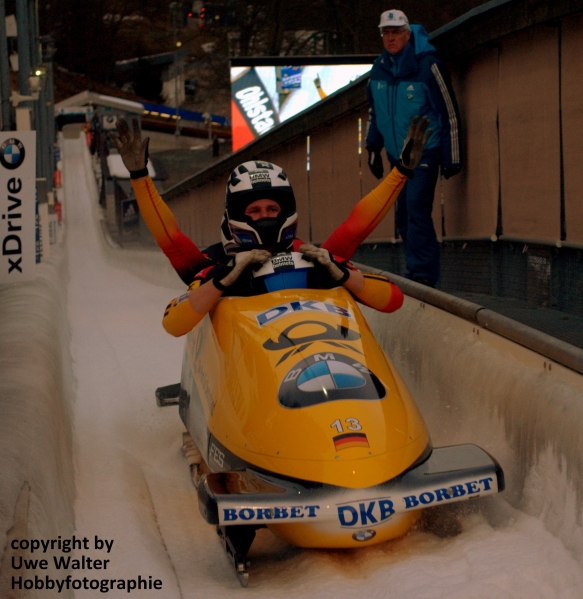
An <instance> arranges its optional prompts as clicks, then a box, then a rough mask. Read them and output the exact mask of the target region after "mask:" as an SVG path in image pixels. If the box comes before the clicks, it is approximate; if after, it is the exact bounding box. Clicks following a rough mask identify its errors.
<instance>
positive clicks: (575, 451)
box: [365, 297, 583, 562]
mask: <svg viewBox="0 0 583 599" xmlns="http://www.w3.org/2000/svg"><path fill="white" fill-rule="evenodd" d="M365 314H366V317H367V319H368V322H369V324H370V325H371V328H372V330H373V332H374V333H375V335H376V336H377V339H379V341H380V342H381V344H382V346H383V348H384V350H385V351H386V353H387V355H388V356H389V357H390V358H391V359H392V360H393V362H394V364H395V366H396V367H397V369H398V370H399V372H400V374H401V376H402V377H403V379H404V380H405V382H406V384H407V385H408V387H409V389H410V390H411V392H412V393H413V395H414V397H415V398H416V399H417V402H418V404H419V407H420V409H421V411H422V413H423V416H424V417H425V419H426V422H427V425H428V427H429V431H430V434H431V437H432V441H433V444H434V446H440V445H454V444H459V443H475V444H476V445H480V446H481V447H483V448H484V449H485V450H486V451H488V452H490V453H491V454H492V455H493V456H495V457H496V458H497V459H498V461H499V462H500V463H501V465H502V467H503V468H504V471H505V475H506V483H507V487H506V491H505V492H504V494H503V495H502V497H503V498H504V499H506V501H508V502H509V503H510V504H511V505H512V506H514V507H516V508H519V509H521V510H523V511H525V512H527V513H528V514H530V515H533V516H535V517H537V518H539V519H541V520H542V521H543V522H544V524H545V526H546V527H547V529H548V530H549V531H550V532H551V533H553V534H555V535H556V536H558V537H559V538H560V539H561V540H562V541H563V543H564V544H565V545H566V546H567V547H568V548H569V549H570V550H571V551H572V552H573V554H574V556H575V557H576V559H578V561H580V562H583V528H582V518H583V434H582V431H583V401H582V400H583V376H581V375H580V374H578V373H576V372H574V371H572V370H570V369H568V368H565V367H563V366H561V365H559V364H555V363H552V362H551V361H549V359H548V358H545V357H543V356H541V355H539V354H537V353H535V352H533V351H531V350H528V349H526V348H524V347H522V346H520V345H517V344H515V343H513V342H511V341H509V340H507V339H505V338H503V337H500V336H498V335H496V334H495V333H492V332H490V331H488V330H485V329H482V328H480V327H477V326H476V325H475V324H473V323H471V322H469V321H466V320H464V319H462V318H459V317H457V316H454V315H452V314H449V313H447V312H444V311H443V310H440V309H439V308H435V307H433V306H430V305H428V304H425V303H423V302H420V301H418V300H415V299H412V298H410V297H406V299H405V303H404V306H403V308H402V309H401V310H399V311H398V312H396V313H394V314H381V313H380V312H375V311H373V310H370V309H365ZM490 507H493V511H494V512H495V511H496V506H495V505H494V506H490ZM494 516H495V514H494Z"/></svg>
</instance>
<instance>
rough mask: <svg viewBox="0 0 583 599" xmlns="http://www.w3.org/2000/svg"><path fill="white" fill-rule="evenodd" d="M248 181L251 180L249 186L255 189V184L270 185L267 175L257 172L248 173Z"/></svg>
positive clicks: (269, 178)
mask: <svg viewBox="0 0 583 599" xmlns="http://www.w3.org/2000/svg"><path fill="white" fill-rule="evenodd" d="M249 179H251V185H253V187H255V184H256V183H269V184H271V177H270V176H269V173H265V172H261V171H260V172H257V173H249Z"/></svg>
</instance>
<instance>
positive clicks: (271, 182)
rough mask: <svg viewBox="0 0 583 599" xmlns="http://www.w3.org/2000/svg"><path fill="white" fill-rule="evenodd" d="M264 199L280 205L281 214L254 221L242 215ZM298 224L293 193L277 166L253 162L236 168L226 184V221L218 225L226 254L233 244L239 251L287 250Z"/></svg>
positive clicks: (230, 250) (231, 249)
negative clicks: (268, 248)
mask: <svg viewBox="0 0 583 599" xmlns="http://www.w3.org/2000/svg"><path fill="white" fill-rule="evenodd" d="M263 199H267V200H274V201H275V202H277V203H278V204H279V206H280V208H281V211H280V212H279V214H278V215H277V217H276V218H260V219H258V220H253V219H252V218H251V217H249V216H246V215H245V210H246V208H247V206H249V204H251V203H252V202H255V201H256V200H263ZM297 225H298V214H297V212H296V200H295V197H294V192H293V190H292V187H291V185H290V183H289V181H288V178H287V175H286V174H285V173H284V171H283V169H282V168H281V167H280V166H277V165H276V164H272V163H271V162H261V161H259V160H252V161H250V162H245V163H243V164H240V165H239V166H238V167H236V168H235V170H234V171H233V172H232V173H231V176H230V178H229V182H228V183H227V200H226V212H225V220H224V221H223V223H222V225H221V232H222V239H223V246H224V247H225V251H226V252H227V253H231V252H232V251H233V249H234V248H233V243H234V244H236V245H237V246H239V248H241V249H253V248H256V247H260V246H270V247H274V248H275V249H277V250H278V251H283V250H286V249H288V248H289V246H290V245H291V244H292V242H293V240H294V238H295V236H296V229H297ZM235 251H236V250H235Z"/></svg>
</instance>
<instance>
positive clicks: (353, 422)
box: [330, 418, 362, 433]
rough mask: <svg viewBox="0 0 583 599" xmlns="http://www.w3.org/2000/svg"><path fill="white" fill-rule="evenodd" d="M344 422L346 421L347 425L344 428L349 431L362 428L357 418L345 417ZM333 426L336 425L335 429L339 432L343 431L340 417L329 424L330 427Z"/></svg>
mask: <svg viewBox="0 0 583 599" xmlns="http://www.w3.org/2000/svg"><path fill="white" fill-rule="evenodd" d="M344 422H346V423H347V424H348V426H346V429H347V430H349V431H359V430H362V426H361V425H360V422H358V420H357V419H356V418H347V419H346V420H345V421H344ZM334 427H336V430H337V431H338V432H339V433H342V432H344V427H343V426H342V422H340V418H339V419H338V420H334V422H333V423H332V424H331V425H330V428H334Z"/></svg>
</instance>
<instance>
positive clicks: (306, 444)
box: [182, 287, 429, 488]
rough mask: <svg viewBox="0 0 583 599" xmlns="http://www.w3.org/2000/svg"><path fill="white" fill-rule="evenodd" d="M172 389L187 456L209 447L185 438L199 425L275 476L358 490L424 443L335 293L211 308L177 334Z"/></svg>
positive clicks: (413, 409) (355, 314) (381, 478)
mask: <svg viewBox="0 0 583 599" xmlns="http://www.w3.org/2000/svg"><path fill="white" fill-rule="evenodd" d="M299 298H301V299H299ZM182 387H183V389H184V390H185V392H186V393H187V394H188V396H189V397H190V405H189V409H188V411H189V413H190V415H187V414H184V415H183V419H184V421H185V424H186V426H187V428H188V429H189V431H190V432H191V435H192V436H193V438H194V440H195V443H196V444H197V447H206V448H207V451H208V448H209V436H208V433H207V434H206V438H201V437H202V435H201V434H198V435H197V432H196V430H197V429H198V428H200V425H201V422H204V423H206V425H207V427H208V432H209V433H210V434H212V436H213V437H214V438H215V439H216V440H217V441H218V442H219V443H220V444H222V445H223V446H224V447H225V448H226V449H227V450H229V452H231V453H232V454H234V455H236V456H237V457H238V458H240V459H241V460H243V461H244V462H245V463H246V464H251V465H252V466H255V467H257V468H259V469H262V470H265V471H269V472H274V473H277V474H280V475H283V476H289V477H293V478H298V479H302V480H308V481H313V482H319V483H324V484H330V485H336V486H343V487H349V488H364V487H370V486H374V485H377V484H380V483H382V482H385V481H387V480H390V479H391V478H394V477H395V476H397V475H399V474H401V473H402V472H404V471H405V470H406V469H407V468H409V467H410V466H411V464H413V463H414V462H415V460H417V459H418V458H419V457H420V456H421V454H422V453H423V452H424V451H425V449H426V447H427V445H428V444H429V435H428V432H427V428H426V426H425V423H424V422H423V419H422V417H421V414H420V413H419V410H418V409H417V406H416V405H415V402H414V401H413V398H412V397H411V395H410V393H409V392H408V390H407V388H406V386H405V385H404V383H403V382H402V380H401V378H400V376H399V374H398V373H397V371H396V370H395V369H394V367H393V366H392V364H391V363H390V362H389V360H388V359H387V357H386V356H385V354H384V352H383V351H382V349H381V348H380V347H379V345H378V344H377V342H376V340H375V338H374V337H373V335H372V333H371V331H370V329H369V327H368V325H367V323H366V321H365V319H364V317H363V316H362V314H361V312H360V310H359V308H358V306H357V304H356V302H355V301H354V299H353V298H352V296H351V295H350V294H349V293H348V292H347V291H346V290H345V289H344V288H343V287H341V288H336V289H331V290H316V289H305V290H293V291H290V290H286V291H278V292H272V293H266V294H263V295H260V296H255V297H249V298H231V297H228V298H224V299H222V300H220V301H219V303H218V304H217V306H216V307H215V308H214V310H213V311H212V313H211V315H210V318H205V320H203V321H202V322H201V323H200V324H199V325H198V326H197V327H196V328H195V329H194V330H193V331H192V332H191V333H189V335H188V336H187V342H186V352H185V365H184V368H183V383H182ZM192 404H195V405H196V406H197V407H198V408H199V409H198V410H197V409H196V408H195V411H196V416H195V415H194V412H193V411H192V410H191V408H190V406H191V405H192ZM200 408H202V412H201V410H200ZM184 411H186V409H185V410H184ZM193 430H194V431H195V433H194V434H193ZM199 443H202V445H200V444H199ZM201 451H203V449H201ZM203 455H204V452H203ZM213 456H214V453H212V452H210V453H208V454H207V457H208V460H207V463H208V464H209V466H210V467H211V469H212V470H218V469H219V468H220V465H219V464H217V463H215V461H214V459H213Z"/></svg>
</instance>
